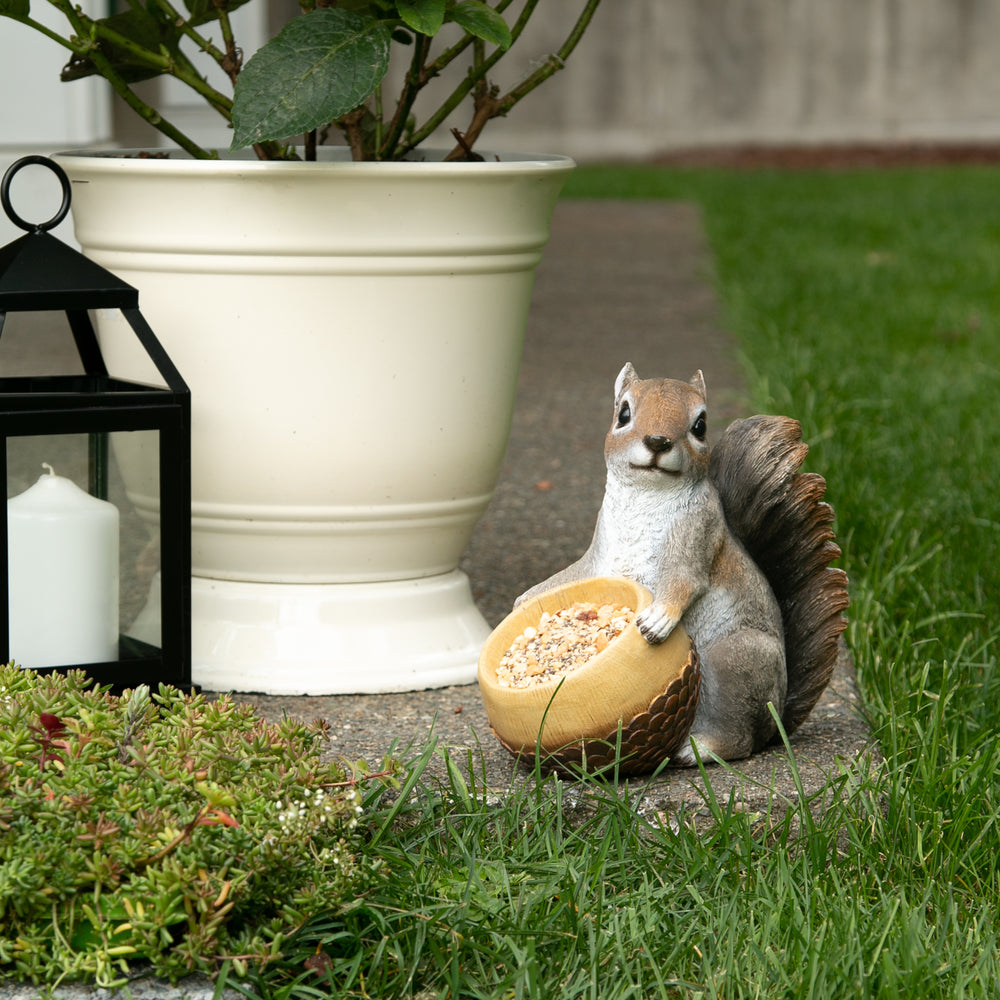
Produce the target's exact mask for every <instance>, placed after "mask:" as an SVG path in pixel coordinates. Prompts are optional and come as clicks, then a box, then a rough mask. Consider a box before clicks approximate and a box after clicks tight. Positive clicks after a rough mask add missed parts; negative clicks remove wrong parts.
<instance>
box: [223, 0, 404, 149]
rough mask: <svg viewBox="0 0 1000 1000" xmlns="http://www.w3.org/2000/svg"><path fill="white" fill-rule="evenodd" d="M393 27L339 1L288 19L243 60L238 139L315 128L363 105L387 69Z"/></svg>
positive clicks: (236, 143) (239, 143)
mask: <svg viewBox="0 0 1000 1000" xmlns="http://www.w3.org/2000/svg"><path fill="white" fill-rule="evenodd" d="M389 38H390V32H389V28H388V27H387V26H386V25H385V24H383V23H382V22H380V21H377V20H375V19H374V18H370V17H364V16H361V15H358V14H354V13H352V12H351V11H347V10H340V9H337V8H323V9H322V10H314V11H311V12H310V13H308V14H303V15H302V16H301V17H297V18H295V20H293V21H291V22H290V23H289V24H287V25H286V26H285V27H284V28H283V29H282V30H281V32H280V33H279V34H278V35H277V37H275V38H274V39H272V40H271V41H270V42H268V43H267V45H265V46H263V47H262V48H261V49H260V50H258V52H257V53H256V54H255V55H254V56H253V57H252V58H251V59H250V60H249V61H248V62H247V64H246V66H244V67H243V72H242V73H240V75H239V77H238V78H237V81H236V89H235V93H234V97H233V130H234V135H233V142H232V146H231V147H230V148H231V149H242V148H243V147H244V146H249V145H252V144H253V143H255V142H264V141H266V140H268V139H285V138H287V137H288V136H291V135H296V134H298V133H300V132H309V131H310V130H312V129H314V128H318V127H319V126H320V125H325V124H326V123H327V122H330V121H333V119H335V118H339V117H340V116H341V115H343V114H346V113H347V112H348V111H352V110H353V109H354V108H356V107H358V106H359V105H360V104H363V103H364V102H365V101H366V100H367V99H368V98H369V97H370V96H371V95H372V94H373V93H374V91H375V88H376V87H377V86H378V84H379V82H380V81H381V79H382V77H383V76H385V73H386V70H387V69H388V68H389Z"/></svg>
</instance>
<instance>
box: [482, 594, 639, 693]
mask: <svg viewBox="0 0 1000 1000" xmlns="http://www.w3.org/2000/svg"><path fill="white" fill-rule="evenodd" d="M634 621H635V611H634V610H633V609H632V608H630V607H628V606H627V605H624V604H593V603H590V602H588V601H578V602H577V603H575V604H573V605H571V606H570V607H568V608H561V609H560V610H559V611H556V612H548V611H543V612H542V617H541V619H540V621H539V622H538V625H537V626H532V625H529V626H528V627H527V628H526V629H525V630H524V631H523V632H522V633H521V634H520V635H519V636H518V637H517V638H516V639H515V640H514V641H513V642H512V643H511V645H510V648H509V649H508V650H507V652H506V653H504V655H503V656H502V657H501V659H500V663H499V665H498V666H497V684H499V685H500V687H508V688H527V687H533V686H534V685H536V684H544V683H546V682H547V681H551V680H554V679H556V678H558V677H562V676H563V675H564V674H568V673H569V672H570V671H572V670H575V669H576V668H577V667H580V666H583V664H584V663H586V662H587V661H588V660H590V659H592V658H593V657H595V656H596V655H597V654H598V653H601V652H603V651H604V650H605V649H607V648H608V646H609V644H610V643H612V642H613V641H614V640H615V639H617V638H618V636H620V635H621V634H622V632H624V631H625V629H626V628H628V626H629V625H631V624H632V622H634Z"/></svg>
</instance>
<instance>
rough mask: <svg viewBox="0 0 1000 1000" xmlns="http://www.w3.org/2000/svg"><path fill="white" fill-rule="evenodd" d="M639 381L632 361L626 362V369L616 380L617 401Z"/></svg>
mask: <svg viewBox="0 0 1000 1000" xmlns="http://www.w3.org/2000/svg"><path fill="white" fill-rule="evenodd" d="M638 380H639V376H638V375H636V373H635V369H634V368H633V367H632V362H631V361H626V362H625V367H624V368H623V369H622V370H621V371H620V372H619V373H618V378H616V379H615V400H616V401H617V400H618V399H620V398H621V394H622V393H623V392H624V391H625V390H626V389H627V388H628V387H629V386H630V385H631V384H632V383H633V382H637V381H638Z"/></svg>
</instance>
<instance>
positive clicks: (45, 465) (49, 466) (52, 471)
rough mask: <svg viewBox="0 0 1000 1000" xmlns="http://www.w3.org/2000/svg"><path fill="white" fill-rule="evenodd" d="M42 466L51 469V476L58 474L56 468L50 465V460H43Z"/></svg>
mask: <svg viewBox="0 0 1000 1000" xmlns="http://www.w3.org/2000/svg"><path fill="white" fill-rule="evenodd" d="M42 468H43V469H48V470H49V475H50V476H54V475H55V474H56V470H55V469H53V468H52V466H51V465H49V463H48V462H42Z"/></svg>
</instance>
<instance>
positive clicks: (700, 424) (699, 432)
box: [691, 413, 708, 441]
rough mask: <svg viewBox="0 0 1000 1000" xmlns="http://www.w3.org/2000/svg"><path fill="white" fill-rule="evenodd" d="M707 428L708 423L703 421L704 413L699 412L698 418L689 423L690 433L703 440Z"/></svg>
mask: <svg viewBox="0 0 1000 1000" xmlns="http://www.w3.org/2000/svg"><path fill="white" fill-rule="evenodd" d="M707 430H708V425H707V424H706V423H705V414H704V413H699V414H698V419H697V420H696V421H695V422H694V423H693V424H692V425H691V433H692V434H693V435H694V436H695V437H696V438H697V439H698V440H699V441H704V440H705V432H706V431H707Z"/></svg>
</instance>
